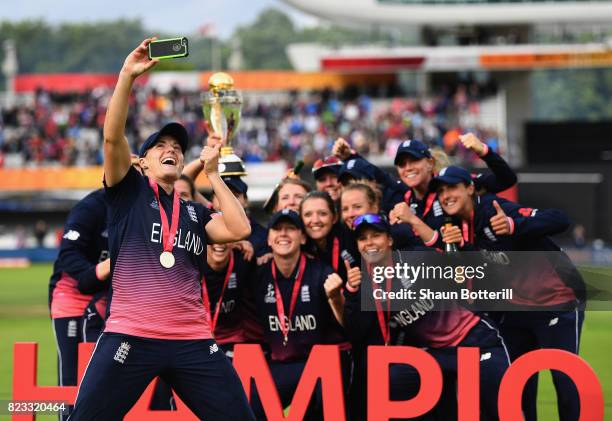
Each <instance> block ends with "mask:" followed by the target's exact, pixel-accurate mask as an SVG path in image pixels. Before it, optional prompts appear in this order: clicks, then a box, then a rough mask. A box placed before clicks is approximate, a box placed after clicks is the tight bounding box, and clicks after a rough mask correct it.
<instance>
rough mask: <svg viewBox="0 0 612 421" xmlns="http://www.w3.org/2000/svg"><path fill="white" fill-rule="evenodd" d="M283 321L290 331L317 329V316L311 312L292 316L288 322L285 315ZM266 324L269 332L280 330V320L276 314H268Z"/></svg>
mask: <svg viewBox="0 0 612 421" xmlns="http://www.w3.org/2000/svg"><path fill="white" fill-rule="evenodd" d="M285 323H286V324H288V325H289V330H290V331H291V332H295V331H299V332H305V331H311V330H316V329H317V318H316V317H315V316H314V315H312V314H299V315H296V316H295V317H294V318H293V322H290V321H289V319H288V318H287V316H285ZM268 325H269V328H270V332H277V331H279V330H280V320H279V318H278V316H275V315H270V316H268Z"/></svg>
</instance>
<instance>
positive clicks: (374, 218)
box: [353, 213, 384, 228]
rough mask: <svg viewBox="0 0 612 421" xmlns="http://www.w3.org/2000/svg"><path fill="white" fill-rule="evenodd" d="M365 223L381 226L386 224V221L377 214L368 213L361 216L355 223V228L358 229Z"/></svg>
mask: <svg viewBox="0 0 612 421" xmlns="http://www.w3.org/2000/svg"><path fill="white" fill-rule="evenodd" d="M363 223H368V224H380V223H384V219H383V217H382V216H380V215H377V214H375V213H366V214H365V215H360V216H358V217H357V218H355V220H354V221H353V228H357V227H358V226H359V225H361V224H363Z"/></svg>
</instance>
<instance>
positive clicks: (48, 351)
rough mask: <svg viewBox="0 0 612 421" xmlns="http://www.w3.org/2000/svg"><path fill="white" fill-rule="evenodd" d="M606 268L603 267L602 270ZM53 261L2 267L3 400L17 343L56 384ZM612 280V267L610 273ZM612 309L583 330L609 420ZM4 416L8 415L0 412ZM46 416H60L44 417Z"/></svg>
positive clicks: (552, 411)
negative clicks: (33, 349) (32, 349)
mask: <svg viewBox="0 0 612 421" xmlns="http://www.w3.org/2000/svg"><path fill="white" fill-rule="evenodd" d="M598 271H599V273H602V270H601V269H598ZM50 273H51V265H34V266H32V267H30V268H27V269H0V338H1V340H0V400H2V399H10V398H11V384H12V376H13V370H12V367H13V344H14V343H15V342H37V343H38V355H39V359H38V383H39V385H49V386H51V385H55V384H56V382H57V374H56V349H55V340H54V338H53V333H52V330H51V322H50V320H49V315H48V310H47V285H48V280H49V275H50ZM603 273H605V274H606V275H607V276H606V278H607V279H611V278H610V277H611V276H612V270H611V269H609V270H607V271H605V272H603ZM610 350H612V312H610V311H591V312H588V313H587V316H586V321H585V324H584V328H583V331H582V345H581V353H580V354H581V356H582V358H584V359H585V360H586V361H587V362H588V363H589V364H590V365H591V367H593V369H594V370H595V372H596V373H597V375H598V376H599V380H600V382H601V384H602V387H603V391H604V399H605V401H606V419H608V420H612V405H611V404H610V401H612V358H610V354H609V352H610ZM538 410H539V415H540V419H541V420H543V421H548V420H556V419H558V417H557V413H556V398H555V393H554V389H553V386H552V381H551V380H550V374H549V373H544V374H543V375H541V381H540V392H539V395H538ZM0 419H1V420H4V419H8V417H7V416H0ZM37 419H38V420H42V421H48V420H49V421H50V420H56V419H57V417H52V416H40V417H38V418H37Z"/></svg>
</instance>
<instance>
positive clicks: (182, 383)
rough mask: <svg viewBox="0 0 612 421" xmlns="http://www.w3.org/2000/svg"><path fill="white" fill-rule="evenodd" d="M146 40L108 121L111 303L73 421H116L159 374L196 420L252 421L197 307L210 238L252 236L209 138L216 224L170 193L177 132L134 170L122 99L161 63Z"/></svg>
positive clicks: (178, 165)
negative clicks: (216, 202)
mask: <svg viewBox="0 0 612 421" xmlns="http://www.w3.org/2000/svg"><path fill="white" fill-rule="evenodd" d="M152 40H153V39H146V40H144V41H143V42H142V43H141V44H140V45H139V46H138V47H137V48H136V49H135V50H134V51H132V52H131V53H130V54H129V55H128V56H127V58H126V59H125V62H124V64H123V67H122V69H121V72H120V74H119V77H118V81H117V85H116V87H115V91H114V93H113V96H112V97H111V100H110V102H109V105H108V110H107V113H106V120H105V122H104V184H105V189H106V198H107V203H108V214H109V237H108V241H109V251H110V259H111V271H112V296H111V298H112V300H111V306H110V316H109V318H108V320H107V324H106V328H105V331H104V333H102V335H101V336H100V339H99V340H98V343H97V345H96V349H95V351H94V353H93V355H92V358H91V360H90V362H89V365H88V368H87V371H86V373H85V376H84V378H83V381H82V383H81V385H80V388H79V392H78V395H77V400H76V404H75V408H74V412H73V414H72V416H71V420H73V421H74V420H90V419H93V418H101V419H122V418H123V417H124V416H125V414H126V413H127V412H128V411H129V410H130V408H131V407H132V406H133V405H134V403H135V402H136V401H137V400H138V398H139V397H140V395H141V394H142V392H143V391H144V390H145V388H146V387H147V386H148V384H149V383H150V382H151V380H153V378H154V377H155V376H158V375H159V376H160V377H162V379H164V380H165V381H166V382H167V383H168V384H169V386H171V387H172V389H173V390H174V391H175V392H176V393H177V394H178V396H179V397H180V398H181V399H182V400H183V401H184V402H185V404H186V405H187V406H188V407H189V408H190V409H191V410H192V411H193V412H194V413H195V414H196V416H198V417H200V418H204V417H206V418H210V417H212V418H223V419H233V420H244V419H253V414H252V412H251V410H250V408H249V405H248V402H247V399H246V396H245V394H244V390H243V388H242V385H241V383H240V380H239V379H238V376H237V375H236V372H235V371H234V369H233V367H232V365H231V363H230V362H229V360H228V359H227V358H226V357H225V355H224V354H223V353H222V352H220V350H219V347H218V345H217V344H216V343H215V342H214V340H213V339H212V332H211V326H210V318H209V315H208V314H207V312H206V310H205V309H204V306H203V305H202V296H201V294H202V290H201V284H200V281H201V275H202V272H203V268H204V263H205V259H204V258H203V257H204V256H202V253H203V252H204V251H205V245H206V242H207V239H208V240H209V241H212V242H218V243H225V242H231V241H237V240H241V239H242V238H245V237H246V236H248V235H249V233H250V227H249V223H248V219H247V217H246V215H245V213H244V210H243V208H242V206H241V205H240V203H238V201H237V200H236V198H235V197H234V195H233V194H232V193H231V191H230V190H229V189H228V187H227V186H226V185H225V183H224V182H223V180H221V177H220V176H219V173H218V170H217V165H218V158H219V149H220V146H221V139H220V138H219V137H215V136H212V137H211V138H209V146H206V147H204V149H203V150H202V153H201V155H200V159H201V161H202V162H203V163H204V171H205V172H206V173H207V176H208V179H209V180H210V183H211V185H212V188H213V190H214V191H215V194H216V195H217V196H218V197H219V201H220V204H221V210H222V211H223V214H222V215H219V216H218V217H216V218H212V217H211V212H210V211H209V210H207V209H205V208H204V207H203V206H202V205H200V204H197V203H193V202H185V201H182V200H180V199H179V196H178V192H177V191H176V190H175V189H174V183H175V182H176V180H178V179H179V177H180V175H181V171H182V169H183V153H184V151H185V150H186V148H187V144H188V136H187V131H186V130H185V128H184V127H183V126H181V125H180V124H178V123H169V124H167V125H165V126H164V127H162V128H161V130H160V131H158V132H156V133H154V134H152V135H151V136H150V137H149V138H147V140H146V141H145V142H144V143H143V145H142V146H141V148H140V153H139V155H140V159H139V163H140V167H141V168H142V169H143V170H144V172H145V174H146V175H147V176H146V177H144V176H142V175H141V174H140V173H138V171H137V170H135V169H134V168H132V167H131V162H130V148H129V145H128V142H127V139H126V137H125V124H126V119H127V114H128V102H129V101H128V99H129V97H130V94H131V90H132V86H133V84H134V82H135V80H136V79H137V78H138V77H139V76H140V75H142V74H143V73H145V72H146V71H148V70H149V69H151V68H152V67H153V66H155V64H156V63H157V61H155V60H150V59H149V58H148V54H147V47H148V44H149V43H150V42H151V41H152ZM229 221H231V223H229ZM160 232H161V233H160ZM156 233H157V234H156ZM177 236H178V237H177ZM180 236H183V243H182V245H181V240H180ZM175 239H176V246H175V241H174V240H175ZM135 268H140V269H139V270H135ZM219 379H223V382H224V388H223V390H222V391H220V389H219V388H218V382H219Z"/></svg>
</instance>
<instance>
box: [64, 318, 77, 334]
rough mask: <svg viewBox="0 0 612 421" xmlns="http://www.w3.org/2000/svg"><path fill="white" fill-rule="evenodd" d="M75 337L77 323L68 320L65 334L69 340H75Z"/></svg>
mask: <svg viewBox="0 0 612 421" xmlns="http://www.w3.org/2000/svg"><path fill="white" fill-rule="evenodd" d="M76 335H77V321H76V320H70V321H69V322H68V332H66V336H68V337H69V338H76Z"/></svg>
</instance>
